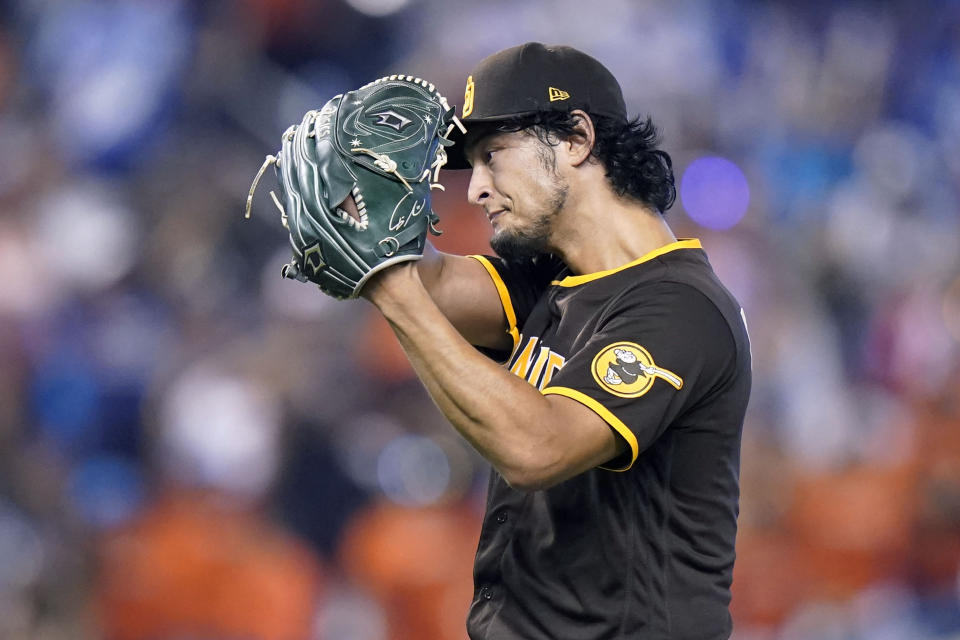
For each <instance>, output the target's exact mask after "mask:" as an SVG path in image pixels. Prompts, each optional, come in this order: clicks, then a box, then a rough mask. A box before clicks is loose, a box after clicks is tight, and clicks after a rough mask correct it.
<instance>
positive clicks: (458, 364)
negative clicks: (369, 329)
mask: <svg viewBox="0 0 960 640" xmlns="http://www.w3.org/2000/svg"><path fill="white" fill-rule="evenodd" d="M391 271H392V273H390V274H389V277H390V279H391V280H392V282H391V283H390V286H387V287H375V289H376V290H375V291H371V292H370V293H371V295H368V297H369V298H370V299H371V302H373V303H374V304H375V305H376V306H377V307H378V308H379V309H380V311H381V312H382V313H383V314H384V316H385V317H386V319H387V321H388V322H389V323H390V325H391V327H392V328H393V330H394V332H395V333H396V335H397V338H398V339H399V341H400V344H401V345H402V346H403V348H404V351H405V352H406V353H407V356H408V358H409V359H410V362H411V363H412V365H413V367H414V369H415V370H416V372H417V375H418V376H419V377H420V380H421V381H422V382H423V384H424V386H426V388H427V390H428V392H429V393H430V395H431V397H432V398H433V400H434V402H436V404H437V406H438V407H439V408H440V410H441V411H442V412H443V413H444V415H445V416H446V417H447V419H448V420H449V421H450V422H451V423H452V424H453V426H454V427H456V428H457V430H458V431H459V432H460V433H461V434H462V435H463V436H464V438H465V439H466V440H467V441H468V442H470V443H471V445H473V446H474V448H476V449H477V451H479V452H480V454H481V455H483V456H484V457H485V458H487V459H488V460H489V461H490V462H491V463H492V464H493V465H494V466H495V467H496V468H497V470H498V471H499V472H500V473H501V474H502V475H503V476H504V477H505V478H507V480H508V481H511V483H513V481H516V482H518V483H520V484H524V483H525V479H527V478H530V477H540V476H542V475H545V474H548V473H549V469H548V468H549V467H550V466H551V465H552V464H554V462H555V457H554V456H553V454H552V452H553V451H559V450H561V449H562V443H558V442H554V441H552V439H553V438H557V437H558V432H554V431H552V430H550V429H544V428H543V426H544V425H550V424H551V418H550V414H551V411H552V409H551V404H550V402H549V401H548V399H547V398H545V397H544V396H542V395H541V394H540V393H539V392H538V391H537V390H536V389H535V388H534V387H532V386H530V385H529V384H528V383H527V382H525V381H524V380H522V379H520V378H518V377H517V376H514V375H512V374H510V373H509V372H508V371H506V370H505V369H504V368H503V367H501V366H499V365H497V364H496V363H494V362H493V361H491V360H490V359H488V358H486V357H485V356H483V355H482V354H481V353H479V352H478V351H477V350H476V349H475V348H474V347H473V346H472V345H470V344H469V343H468V342H467V341H465V340H464V339H463V338H462V337H461V336H460V335H459V333H458V332H457V331H456V329H454V327H453V326H452V325H451V324H450V323H449V322H448V321H447V320H446V318H445V317H444V316H443V314H442V313H441V312H440V310H439V309H438V308H437V307H436V305H435V304H434V303H433V301H432V300H431V298H430V296H429V294H428V293H427V292H426V290H425V289H424V287H423V286H422V285H421V284H420V282H419V275H418V274H417V272H416V271H415V270H414V269H411V268H398V269H396V270H391ZM538 426H539V427H540V428H536V427H538Z"/></svg>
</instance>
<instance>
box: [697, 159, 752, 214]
mask: <svg viewBox="0 0 960 640" xmlns="http://www.w3.org/2000/svg"><path fill="white" fill-rule="evenodd" d="M680 200H681V201H682V202H683V208H684V209H686V211H687V215H689V216H690V218H691V219H692V220H693V221H694V222H696V223H697V224H699V225H700V226H703V227H707V228H708V229H718V230H722V229H729V228H730V227H732V226H734V225H736V224H737V223H738V222H740V219H741V218H743V214H744V213H746V212H747V206H748V205H749V204H750V187H749V185H748V184H747V178H746V176H744V175H743V171H741V170H740V167H738V166H737V165H736V164H734V163H733V162H731V161H729V160H727V159H726V158H720V157H716V156H707V157H703V158H697V159H696V160H694V161H693V162H691V163H690V166H688V167H687V170H686V171H685V172H684V173H683V178H682V179H681V181H680Z"/></svg>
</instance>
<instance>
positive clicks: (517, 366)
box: [510, 335, 567, 389]
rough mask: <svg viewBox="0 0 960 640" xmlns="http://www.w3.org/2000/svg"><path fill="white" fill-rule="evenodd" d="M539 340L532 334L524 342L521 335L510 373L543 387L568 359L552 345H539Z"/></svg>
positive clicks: (511, 362) (540, 387) (512, 359)
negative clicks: (552, 348)
mask: <svg viewBox="0 0 960 640" xmlns="http://www.w3.org/2000/svg"><path fill="white" fill-rule="evenodd" d="M539 341H540V338H538V337H537V336H531V337H530V338H529V339H528V340H527V341H526V342H524V341H523V336H522V335H521V336H520V341H519V342H518V343H517V347H518V348H517V349H516V351H514V352H513V357H512V358H511V360H510V373H512V374H513V375H515V376H519V377H521V378H523V379H524V380H526V381H527V382H529V383H530V384H532V385H533V386H535V387H537V388H538V389H543V388H544V387H546V386H547V385H548V384H549V383H550V379H551V378H553V374H555V373H556V372H557V371H560V369H562V368H563V365H564V363H566V361H567V359H566V358H565V357H564V356H562V355H560V354H559V353H557V352H555V351H552V350H551V349H550V347H546V346H543V345H538V343H539Z"/></svg>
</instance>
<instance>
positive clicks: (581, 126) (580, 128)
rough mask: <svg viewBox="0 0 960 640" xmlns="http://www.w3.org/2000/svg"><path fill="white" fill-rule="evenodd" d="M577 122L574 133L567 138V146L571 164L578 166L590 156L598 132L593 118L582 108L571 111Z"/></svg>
mask: <svg viewBox="0 0 960 640" xmlns="http://www.w3.org/2000/svg"><path fill="white" fill-rule="evenodd" d="M570 115H571V116H573V118H574V120H575V121H576V124H574V127H573V134H572V135H571V136H570V137H569V138H567V140H566V143H565V144H566V148H567V152H568V154H569V161H570V164H571V165H573V166H575V167H578V166H580V165H581V164H583V163H584V162H586V161H587V160H588V159H589V158H590V152H591V151H593V145H594V143H595V142H596V140H597V132H596V130H595V129H594V127H593V120H592V119H591V118H590V116H589V115H588V114H587V113H586V112H585V111H583V110H582V109H574V110H573V111H571V112H570Z"/></svg>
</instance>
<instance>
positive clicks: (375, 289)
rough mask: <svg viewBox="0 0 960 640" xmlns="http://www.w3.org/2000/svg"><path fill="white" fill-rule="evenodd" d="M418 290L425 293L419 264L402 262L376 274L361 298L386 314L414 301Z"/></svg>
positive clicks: (361, 292)
mask: <svg viewBox="0 0 960 640" xmlns="http://www.w3.org/2000/svg"><path fill="white" fill-rule="evenodd" d="M418 290H419V291H425V290H424V288H423V283H422V282H421V280H420V274H419V272H418V270H417V262H416V261H410V262H401V263H399V264H396V265H393V266H390V267H388V268H386V269H383V270H382V271H380V272H379V273H376V274H374V275H373V276H372V277H371V278H370V280H369V282H367V284H366V285H365V286H364V287H363V289H361V290H360V297H362V298H366V299H367V300H369V301H370V302H371V303H373V305H374V306H376V307H377V308H378V309H380V311H382V312H384V313H385V314H386V313H387V311H388V310H391V309H395V308H398V307H401V306H403V305H404V304H406V303H407V302H409V301H411V300H413V299H414V298H415V297H416V293H417V292H418Z"/></svg>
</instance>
